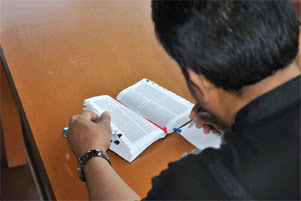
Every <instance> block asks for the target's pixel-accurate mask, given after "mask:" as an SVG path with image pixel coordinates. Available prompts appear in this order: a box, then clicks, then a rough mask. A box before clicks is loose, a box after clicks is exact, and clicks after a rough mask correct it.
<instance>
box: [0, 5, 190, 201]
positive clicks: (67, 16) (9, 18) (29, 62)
mask: <svg viewBox="0 0 301 201" xmlns="http://www.w3.org/2000/svg"><path fill="white" fill-rule="evenodd" d="M0 24H1V37H0V44H1V46H2V49H3V53H4V56H5V58H6V61H7V65H8V68H9V71H10V74H11V77H12V80H13V82H14V85H15V87H16V91H17V93H18V95H19V97H20V102H21V104H22V107H23V109H24V112H25V114H26V117H27V121H28V123H29V126H30V130H31V132H32V135H33V138H34V141H35V144H36V149H37V150H38V152H39V154H40V156H41V159H42V162H43V164H44V167H45V170H46V172H47V175H48V178H49V180H50V183H51V185H52V188H53V191H54V193H55V196H56V198H57V199H58V200H81V199H88V194H87V190H86V186H85V183H82V182H81V181H80V180H79V179H78V176H77V171H76V168H77V163H76V162H77V160H76V158H75V156H74V155H73V153H72V152H71V149H70V148H69V145H68V143H67V141H66V139H65V138H63V137H62V135H61V132H62V129H63V127H64V126H65V125H66V124H68V122H69V118H70V117H71V115H74V114H78V113H81V112H82V108H83V100H84V99H86V98H89V97H93V96H97V95H104V94H108V95H110V96H112V97H116V96H117V94H118V93H119V92H120V91H121V90H122V89H124V88H126V87H128V86H130V85H132V84H134V83H136V82H137V81H139V80H141V79H142V78H148V79H150V80H152V81H155V82H157V83H158V84H160V85H162V86H164V87H166V88H167V89H169V90H171V91H173V92H175V93H177V94H178V95H180V96H183V97H184V98H187V99H188V100H190V101H193V98H192V97H191V95H190V93H189V91H188V89H187V86H186V83H185V80H184V78H183V76H182V73H181V71H180V68H179V67H178V65H177V64H176V63H175V62H174V61H173V60H172V59H171V58H170V57H169V56H168V55H167V54H166V53H165V51H164V50H163V48H162V47H161V46H160V44H159V43H158V41H157V39H156V37H155V34H154V29H153V24H152V21H151V8H150V1H77V0H69V1H68V0H64V1H57V0H54V1H37V0H32V1H15V0H9V1H6V0H2V1H1V21H0ZM193 148H194V147H193V146H192V145H191V144H190V143H188V142H187V141H185V140H184V139H183V138H182V137H181V136H179V135H178V134H172V135H170V136H168V137H167V138H166V139H164V140H160V141H158V142H156V143H155V144H153V145H152V146H150V147H149V148H148V149H147V150H146V151H145V152H143V153H142V154H141V155H140V156H139V157H138V158H137V159H136V160H135V161H134V162H132V163H128V162H126V161H124V160H123V159H121V158H120V157H118V156H116V155H115V154H114V153H112V152H109V156H110V157H111V160H112V164H113V167H114V169H115V170H116V171H117V172H118V173H119V174H120V176H121V177H122V178H123V179H124V180H125V182H126V183H128V184H129V185H130V186H131V187H132V188H133V189H134V190H135V191H136V192H137V193H138V194H139V195H140V196H142V197H144V196H145V195H146V193H147V192H148V190H149V189H150V188H151V178H152V177H153V176H155V175H158V174H159V173H160V172H161V171H162V170H163V169H165V168H167V164H168V163H169V162H172V161H176V160H178V159H179V158H180V157H181V155H182V154H183V153H184V152H186V151H191V150H192V149H193ZM116 190H118V189H116Z"/></svg>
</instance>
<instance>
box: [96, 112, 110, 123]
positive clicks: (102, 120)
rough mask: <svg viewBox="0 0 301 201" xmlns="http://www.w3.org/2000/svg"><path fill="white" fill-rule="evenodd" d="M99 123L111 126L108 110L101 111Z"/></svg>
mask: <svg viewBox="0 0 301 201" xmlns="http://www.w3.org/2000/svg"><path fill="white" fill-rule="evenodd" d="M99 123H101V124H103V125H105V126H109V127H111V115H110V113H109V112H108V111H106V112H104V113H102V115H101V117H100V121H99Z"/></svg>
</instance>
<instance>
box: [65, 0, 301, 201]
mask: <svg viewBox="0 0 301 201" xmlns="http://www.w3.org/2000/svg"><path fill="white" fill-rule="evenodd" d="M152 9H153V10H152V16H153V21H154V25H155V30H156V34H157V37H158V39H159V41H160V42H161V44H162V45H163V47H164V48H165V50H166V51H167V52H168V53H169V55H170V56H171V57H172V58H173V59H175V60H176V61H177V62H178V64H179V65H180V67H181V68H182V71H183V74H184V76H185V78H186V80H187V83H188V86H189V88H190V91H191V93H192V94H193V96H194V98H195V100H196V101H197V105H196V106H195V107H194V109H193V111H192V112H191V118H193V120H194V121H195V122H196V126H197V127H198V128H202V127H203V128H204V131H205V133H208V132H209V131H210V130H213V131H214V132H217V131H219V132H222V133H224V140H225V144H223V145H222V147H221V148H220V149H212V148H209V149H205V150H203V151H202V152H201V153H200V154H198V155H192V154H190V155H188V156H187V157H185V158H182V159H181V160H179V161H177V162H175V163H172V164H170V165H169V167H168V169H167V170H164V171H163V172H162V173H161V174H160V175H159V176H158V177H155V178H153V180H152V183H153V187H152V189H151V190H150V191H149V193H148V195H147V197H146V198H145V199H149V200H156V199H162V200H163V199H168V200H176V199H181V200H193V199H198V200H208V199H210V200H211V199H213V200H226V199H236V200H242V199H247V200H252V199H260V200H267V199H271V200H299V199H300V69H299V67H298V63H297V60H296V55H297V53H298V37H299V31H300V30H299V29H300V28H299V23H298V20H297V18H296V15H295V13H294V10H293V7H292V5H291V3H290V2H288V1H184V2H179V1H177V2H170V1H166V2H164V1H153V2H152ZM67 137H68V141H69V143H70V146H71V148H72V150H73V152H74V153H75V155H76V156H77V157H81V156H83V155H84V154H85V153H86V152H87V151H89V150H92V149H99V150H101V151H103V152H105V151H106V150H107V149H108V148H109V146H110V139H111V136H110V115H109V113H108V112H105V113H103V114H102V116H101V117H100V118H99V117H98V116H97V115H96V114H94V113H92V112H84V113H82V114H81V115H77V116H73V117H72V118H71V120H70V124H69V131H68V133H67ZM85 177H86V180H87V187H88V190H89V196H90V199H102V200H110V199H116V200H138V199H140V197H139V196H138V195H137V194H136V193H135V192H134V191H133V190H132V189H130V188H129V187H128V186H127V185H126V184H125V183H124V182H123V181H122V179H121V178H120V177H119V176H118V175H117V174H116V172H115V171H114V170H113V169H112V167H111V166H110V164H109V163H108V162H107V160H106V158H105V157H92V158H91V159H90V160H89V161H88V162H87V164H86V169H85Z"/></svg>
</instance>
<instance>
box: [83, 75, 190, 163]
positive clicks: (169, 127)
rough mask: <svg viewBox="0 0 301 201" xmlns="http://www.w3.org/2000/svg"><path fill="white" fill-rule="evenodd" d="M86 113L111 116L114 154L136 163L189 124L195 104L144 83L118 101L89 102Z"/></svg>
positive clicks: (98, 99)
mask: <svg viewBox="0 0 301 201" xmlns="http://www.w3.org/2000/svg"><path fill="white" fill-rule="evenodd" d="M84 105H85V106H86V107H85V108H84V110H89V111H92V112H95V113H96V114H98V115H99V116H100V115H101V114H102V113H103V112H104V111H109V112H110V113H111V133H112V141H111V146H110V150H112V151H113V152H115V153H116V154H118V155H119V156H121V157H122V158H124V159H125V160H127V161H128V162H132V161H133V160H134V159H135V158H136V157H137V156H139V154H141V153H142V152H143V151H144V150H145V149H146V148H147V147H148V146H150V145H151V144H152V143H154V142H155V141H157V140H158V139H161V138H164V137H165V136H166V134H168V133H172V132H174V129H177V128H179V127H181V126H182V125H184V124H185V123H187V122H188V121H189V120H190V119H189V114H190V111H191V109H192V107H193V105H194V104H192V103H191V102H189V101H188V100H186V99H184V98H182V97H180V96H178V95H176V94H175V93H173V92H171V91H169V90H167V89H165V88H163V87H161V86H160V85H158V84H156V83H154V82H152V81H150V80H147V79H143V80H141V81H139V82H138V83H136V84H134V85H132V86H130V87H128V88H126V89H124V90H123V91H121V92H120V93H119V94H118V96H117V98H116V99H113V98H112V97H110V96H107V95H103V96H97V97H93V98H89V99H86V100H85V101H84Z"/></svg>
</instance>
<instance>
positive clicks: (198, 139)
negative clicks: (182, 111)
mask: <svg viewBox="0 0 301 201" xmlns="http://www.w3.org/2000/svg"><path fill="white" fill-rule="evenodd" d="M189 125H190V124H187V125H186V126H184V127H182V128H181V129H179V130H180V132H178V133H179V134H180V135H182V136H183V137H184V138H185V139H186V140H187V141H188V142H190V143H191V144H193V145H194V146H196V147H197V148H199V149H202V150H203V149H206V148H208V147H213V148H219V147H220V145H221V141H222V139H221V136H220V135H219V134H214V133H212V132H210V133H209V134H205V133H204V131H203V128H201V129H198V128H197V127H195V126H192V127H191V128H189Z"/></svg>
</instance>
